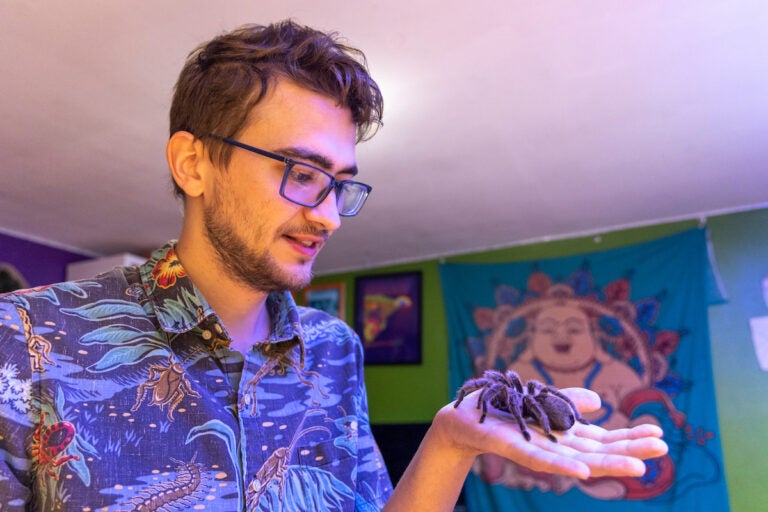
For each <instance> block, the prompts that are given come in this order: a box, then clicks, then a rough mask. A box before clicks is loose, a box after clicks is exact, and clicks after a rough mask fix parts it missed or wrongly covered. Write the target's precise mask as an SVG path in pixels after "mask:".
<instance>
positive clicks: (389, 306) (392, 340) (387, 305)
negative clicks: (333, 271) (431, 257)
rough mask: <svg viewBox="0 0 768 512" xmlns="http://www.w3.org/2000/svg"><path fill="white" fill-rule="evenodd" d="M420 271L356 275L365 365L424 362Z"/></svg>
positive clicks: (357, 322)
mask: <svg viewBox="0 0 768 512" xmlns="http://www.w3.org/2000/svg"><path fill="white" fill-rule="evenodd" d="M421 309H422V305H421V272H403V273H396V274H382V275H373V276H359V277H357V278H355V326H354V327H355V331H356V332H357V334H358V336H360V340H361V341H362V343H363V349H364V352H365V364H366V365H377V364H421V341H422V340H421Z"/></svg>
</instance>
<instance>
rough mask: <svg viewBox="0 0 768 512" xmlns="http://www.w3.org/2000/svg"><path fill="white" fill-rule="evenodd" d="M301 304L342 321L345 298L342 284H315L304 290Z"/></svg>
mask: <svg viewBox="0 0 768 512" xmlns="http://www.w3.org/2000/svg"><path fill="white" fill-rule="evenodd" d="M302 304H303V305H304V306H308V307H311V308H315V309H319V310H321V311H325V312H326V313H328V314H330V315H332V316H335V317H337V318H340V319H341V320H344V317H345V316H346V315H345V311H346V297H345V286H344V283H325V284H317V285H312V286H308V287H306V288H304V292H303V293H302Z"/></svg>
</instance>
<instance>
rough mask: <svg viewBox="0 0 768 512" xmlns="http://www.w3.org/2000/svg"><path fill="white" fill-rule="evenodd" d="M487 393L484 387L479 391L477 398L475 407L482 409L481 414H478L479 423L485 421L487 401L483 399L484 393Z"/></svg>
mask: <svg viewBox="0 0 768 512" xmlns="http://www.w3.org/2000/svg"><path fill="white" fill-rule="evenodd" d="M487 393H488V388H485V389H484V390H483V391H482V392H481V393H480V396H479V397H478V398H477V408H478V409H482V411H483V412H482V414H480V423H482V422H484V421H485V417H486V416H487V415H488V401H487V400H486V399H485V395H486V394H487Z"/></svg>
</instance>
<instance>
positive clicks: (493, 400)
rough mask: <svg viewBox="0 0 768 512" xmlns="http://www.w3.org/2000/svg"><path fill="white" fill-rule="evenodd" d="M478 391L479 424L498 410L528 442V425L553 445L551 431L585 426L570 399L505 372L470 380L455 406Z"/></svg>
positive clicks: (560, 393) (496, 372)
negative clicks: (581, 424) (575, 425)
mask: <svg viewBox="0 0 768 512" xmlns="http://www.w3.org/2000/svg"><path fill="white" fill-rule="evenodd" d="M477 390H481V391H480V393H479V395H478V398H477V408H478V409H480V410H481V411H482V412H481V414H480V423H482V422H483V421H485V417H486V416H487V415H488V408H489V407H491V408H492V409H497V410H499V411H503V412H506V413H509V414H511V415H512V417H513V418H514V419H515V421H516V422H517V424H518V426H519V427H520V432H521V433H522V434H523V436H524V437H525V438H526V439H527V440H528V441H530V440H531V433H530V432H529V431H528V427H527V426H526V425H527V423H529V422H532V423H535V424H537V425H538V426H539V427H541V429H542V430H544V434H545V435H546V436H547V437H548V438H549V439H550V440H552V441H553V442H557V438H556V437H555V436H554V435H553V434H552V431H553V430H554V431H565V430H568V429H569V428H571V427H572V426H573V425H574V424H575V423H576V422H577V421H578V422H580V423H584V424H586V423H588V422H587V421H586V420H585V419H584V418H582V417H581V414H579V411H578V410H577V409H576V406H575V405H574V404H573V402H572V401H571V399H570V398H568V397H567V396H566V395H565V394H563V393H562V392H561V391H560V390H558V389H557V388H555V387H553V386H547V385H544V384H542V383H541V382H538V381H536V380H529V381H527V382H525V383H523V381H522V380H521V379H520V376H519V375H518V374H517V373H515V372H513V371H511V370H508V371H506V372H503V373H502V372H500V371H498V370H486V371H485V372H483V375H482V377H478V378H475V379H469V380H468V381H467V382H465V383H464V385H463V386H462V387H461V388H460V389H459V394H458V397H457V399H456V403H455V404H454V407H458V406H459V404H460V403H461V402H462V400H464V397H466V396H467V395H468V394H470V393H472V392H474V391H477Z"/></svg>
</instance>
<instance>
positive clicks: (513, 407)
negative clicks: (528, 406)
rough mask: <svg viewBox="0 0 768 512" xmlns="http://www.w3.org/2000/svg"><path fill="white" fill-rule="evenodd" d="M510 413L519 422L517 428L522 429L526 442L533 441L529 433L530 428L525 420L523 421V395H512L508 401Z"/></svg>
mask: <svg viewBox="0 0 768 512" xmlns="http://www.w3.org/2000/svg"><path fill="white" fill-rule="evenodd" d="M508 407H509V412H510V413H511V414H512V416H513V417H514V418H515V421H517V426H518V427H520V432H521V433H522V434H523V437H524V438H525V440H526V441H530V440H531V433H530V432H528V428H527V427H526V426H525V420H524V419H523V401H522V399H521V395H519V394H517V395H514V394H513V395H510V396H509V400H508Z"/></svg>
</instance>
